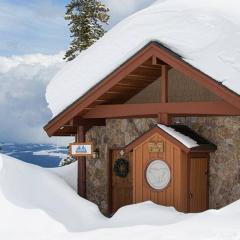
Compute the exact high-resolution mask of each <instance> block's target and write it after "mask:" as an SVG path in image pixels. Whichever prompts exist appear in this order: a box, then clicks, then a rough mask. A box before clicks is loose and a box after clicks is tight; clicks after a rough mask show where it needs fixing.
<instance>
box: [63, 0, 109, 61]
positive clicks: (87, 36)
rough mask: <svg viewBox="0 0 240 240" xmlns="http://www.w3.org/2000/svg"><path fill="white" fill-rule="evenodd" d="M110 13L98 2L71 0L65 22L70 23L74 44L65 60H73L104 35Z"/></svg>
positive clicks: (71, 45) (72, 43)
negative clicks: (104, 25) (104, 26)
mask: <svg viewBox="0 0 240 240" xmlns="http://www.w3.org/2000/svg"><path fill="white" fill-rule="evenodd" d="M108 12H109V9H108V8H106V7H105V5H104V4H102V3H101V2H100V1H98V0H71V2H70V3H69V4H68V5H67V6H66V13H65V20H67V21H69V23H68V25H69V30H70V33H71V38H72V42H71V43H70V48H69V49H68V50H67V51H66V53H65V56H64V59H65V60H67V61H71V60H73V59H74V58H75V57H76V56H77V55H78V54H79V53H80V52H81V51H83V50H85V49H87V48H88V47H89V46H91V45H92V44H93V43H94V42H96V41H97V40H98V39H99V38H101V37H102V36H103V35H104V33H105V30H104V28H103V24H107V23H108V20H109V15H108Z"/></svg>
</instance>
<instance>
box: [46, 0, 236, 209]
mask: <svg viewBox="0 0 240 240" xmlns="http://www.w3.org/2000/svg"><path fill="white" fill-rule="evenodd" d="M230 2H231V4H230V3H229V1H228V2H227V3H226V1H223V0H218V1H215V0H202V1H198V2H195V1H190V0H181V1H178V0H171V1H170V0H165V1H162V0H158V1H156V2H155V3H154V4H153V5H151V6H150V7H148V8H146V9H144V10H142V11H140V12H138V13H136V14H134V15H132V16H130V17H128V18H127V19H125V20H123V21H122V22H120V23H119V24H118V25H117V26H115V27H114V28H113V29H111V30H110V31H109V32H108V33H106V34H105V36H104V37H103V38H102V39H100V40H99V41H98V42H96V43H95V44H94V45H93V46H91V47H90V48H89V49H87V50H86V51H84V52H82V53H81V54H80V55H79V56H78V57H77V58H76V59H75V60H73V61H72V62H69V63H67V64H66V65H65V66H64V68H63V69H62V70H61V71H60V72H59V73H58V74H57V75H56V76H55V78H54V79H53V80H52V81H51V82H50V84H49V85H48V88H47V93H46V97H47V101H48V103H49V107H50V109H51V110H52V112H53V119H52V120H50V121H49V123H48V124H47V125H46V126H45V127H44V129H45V130H46V132H47V133H48V135H49V136H76V141H80V142H81V141H85V140H86V141H91V142H93V146H94V148H95V149H98V150H99V157H98V158H97V159H96V158H95V159H93V158H91V157H87V159H85V158H83V157H82V158H80V159H79V164H78V165H79V193H80V195H82V196H86V197H87V198H88V199H89V200H91V201H93V202H95V203H97V204H98V205H99V206H100V208H101V209H102V210H103V211H104V212H107V209H108V207H109V206H108V205H109V201H110V200H109V199H111V197H112V196H109V192H110V191H109V186H110V185H111V183H110V181H109V179H110V174H109V166H110V165H109V156H110V155H111V154H110V152H111V151H112V150H114V149H115V150H116V152H115V153H116V154H117V155H114V159H115V158H116V159H119V156H118V155H119V154H120V151H118V152H117V150H119V149H120V150H122V149H123V150H125V154H126V153H127V152H128V151H126V149H128V147H127V146H128V144H130V143H131V142H134V140H136V139H137V138H138V137H139V136H142V135H144V134H147V131H148V130H149V129H152V128H153V127H154V126H156V124H159V123H160V124H161V125H158V128H160V129H161V131H165V133H166V134H167V135H168V136H171V137H172V138H174V139H175V141H177V142H178V143H181V145H182V146H185V148H187V149H190V150H191V149H196V148H198V147H199V146H200V148H198V149H199V151H198V152H204V153H206V154H209V152H211V153H210V160H209V167H208V171H206V174H208V177H209V178H208V181H209V192H208V193H209V198H208V201H209V207H210V208H219V207H222V206H225V205H226V204H228V203H230V202H233V201H234V200H236V199H238V198H239V197H240V177H239V176H240V174H239V171H240V147H239V146H240V96H239V94H240V77H239V76H240V46H239V42H240V34H239V32H240V15H239V7H240V6H239V2H238V1H237V0H231V1H230ZM168 125H171V127H167V126H168ZM182 125H185V126H188V127H189V128H191V129H192V130H194V131H195V132H194V133H193V132H191V131H190V130H189V131H187V132H186V131H182V130H181V129H182V128H184V129H186V127H182V128H181V127H180V126H182ZM159 126H160V127H159ZM177 126H178V127H177ZM189 128H188V129H189ZM174 129H177V130H174ZM150 131H151V130H150ZM189 132H191V133H189ZM199 135H201V136H202V137H203V138H202V137H200V136H199ZM203 139H204V140H203ZM206 139H207V140H206ZM136 141H137V140H136ZM208 141H210V142H211V143H210V142H208ZM203 142H205V143H206V142H208V143H207V144H202V143H203ZM212 143H213V144H212ZM165 144H166V143H165V142H164V143H163V144H162V143H161V142H159V144H155V145H151V146H150V148H149V149H152V150H149V151H153V152H154V151H156V152H157V153H158V152H160V153H162V152H164V151H165V147H163V146H165ZM130 145H131V144H130ZM198 145H199V146H198ZM203 145H205V147H204V146H203ZM206 145H208V147H206ZM214 145H215V146H216V147H217V150H216V151H215V152H213V150H215V147H214ZM201 146H203V148H201ZM190 150H189V151H190ZM181 151H182V150H181ZM190 152H191V151H190ZM142 154H143V152H142ZM173 154H174V153H173ZM120 157H122V158H124V157H125V158H127V157H126V156H124V153H123V152H121V154H120ZM156 157H158V155H156ZM152 160H156V159H152ZM162 160H164V158H163V157H162ZM122 162H124V161H122ZM122 164H123V163H122ZM159 164H160V163H159ZM123 166H124V164H123ZM162 167H164V166H163V165H161V164H160V165H158V166H157V167H156V168H162ZM110 169H112V167H111V168H110ZM199 169H200V167H199ZM165 170H166V169H165ZM128 171H129V172H130V171H131V168H129V169H128ZM139 171H142V174H145V171H147V169H139ZM165 173H166V176H167V173H168V171H167V170H166V172H165ZM150 180H151V179H150ZM150 180H149V181H150ZM144 181H145V180H144ZM146 181H147V180H146ZM126 182H127V181H126ZM167 186H168V185H166V186H165V187H167ZM160 190H161V189H160ZM186 191H188V190H186ZM150 195H151V194H150ZM188 195H189V198H192V197H193V196H192V193H191V192H188ZM148 198H149V197H146V199H145V200H147V199H148Z"/></svg>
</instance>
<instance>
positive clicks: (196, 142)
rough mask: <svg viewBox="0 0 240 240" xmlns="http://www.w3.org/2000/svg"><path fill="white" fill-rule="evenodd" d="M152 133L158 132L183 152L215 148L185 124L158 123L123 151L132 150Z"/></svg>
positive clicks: (212, 150)
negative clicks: (166, 124)
mask: <svg viewBox="0 0 240 240" xmlns="http://www.w3.org/2000/svg"><path fill="white" fill-rule="evenodd" d="M154 133H159V134H160V135H161V136H163V137H165V138H167V139H168V140H169V141H171V142H172V143H174V144H175V145H177V146H179V147H180V148H181V149H182V150H183V151H185V152H214V151H215V150H216V149H217V147H216V145H215V144H213V143H211V142H209V141H208V140H206V139H205V138H203V137H202V136H200V135H199V134H197V133H196V132H195V131H193V130H192V129H191V128H189V127H187V126H185V125H171V126H165V125H162V124H158V125H156V126H155V127H153V128H151V129H150V130H149V131H147V132H145V133H143V134H142V135H141V136H140V137H139V138H137V139H135V140H134V141H132V142H131V143H129V144H128V145H127V146H126V147H125V151H126V152H130V151H132V150H133V148H135V147H137V146H138V145H139V144H141V143H142V142H144V141H145V140H147V139H149V137H151V136H152V135H153V134H154Z"/></svg>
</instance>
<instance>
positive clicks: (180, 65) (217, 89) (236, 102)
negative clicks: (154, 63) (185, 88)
mask: <svg viewBox="0 0 240 240" xmlns="http://www.w3.org/2000/svg"><path fill="white" fill-rule="evenodd" d="M153 49H154V50H155V55H156V56H157V58H159V59H161V60H162V61H164V62H166V64H168V65H169V66H171V67H173V68H174V69H176V70H178V71H179V72H181V73H183V74H184V75H186V76H188V77H190V78H191V79H192V80H194V81H196V82H197V83H199V84H200V85H201V86H203V87H205V88H207V89H208V90H210V91H211V92H213V93H214V94H216V95H217V96H219V97H220V98H222V99H224V100H225V101H226V102H228V103H230V104H232V105H233V106H235V107H236V108H240V96H239V95H237V94H236V93H233V92H232V91H231V90H229V89H227V88H226V87H225V86H223V85H222V84H220V83H218V82H217V81H216V80H214V79H212V78H211V77H210V76H207V75H206V74H204V73H203V72H201V71H199V70H198V69H196V68H194V67H193V66H192V65H190V64H188V63H187V62H185V61H183V60H182V59H180V58H177V57H176V56H174V54H173V52H171V51H169V50H166V49H164V48H162V47H159V45H158V44H157V43H155V44H153Z"/></svg>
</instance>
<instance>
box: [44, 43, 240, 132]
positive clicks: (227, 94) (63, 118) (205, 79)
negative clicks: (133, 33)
mask: <svg viewBox="0 0 240 240" xmlns="http://www.w3.org/2000/svg"><path fill="white" fill-rule="evenodd" d="M152 56H156V57H157V58H159V59H161V60H162V61H164V62H165V63H166V64H168V65H170V66H171V67H173V68H175V69H176V70H177V71H180V72H181V73H184V74H185V75H186V76H188V77H190V78H192V79H193V80H195V81H196V82H198V83H199V84H200V85H202V86H204V87H206V88H207V89H208V90H210V91H211V92H214V93H215V94H216V95H217V96H219V97H220V98H222V99H224V100H225V101H226V102H228V103H230V104H231V105H233V106H235V107H236V108H237V109H240V97H239V95H237V94H236V93H233V92H232V91H230V90H229V89H227V88H226V87H224V86H223V85H221V84H219V83H218V82H217V81H215V80H214V79H212V78H211V77H209V76H207V75H206V74H204V73H203V72H201V71H199V70H198V69H196V68H194V67H193V66H191V65H189V64H188V63H187V62H184V60H182V59H181V58H180V57H179V56H177V55H176V54H174V53H173V52H172V51H170V50H168V49H167V48H165V47H163V46H161V45H159V44H158V43H153V42H152V43H150V44H148V45H147V46H145V47H144V48H143V49H142V50H141V51H139V52H138V53H137V54H135V55H134V56H133V57H132V58H130V59H128V60H127V61H126V62H125V63H124V64H122V65H121V66H120V67H119V68H118V69H116V70H115V71H113V72H112V73H111V74H110V75H109V76H107V77H106V78H105V79H103V80H102V81H100V82H99V83H98V84H97V85H96V86H95V87H94V88H92V89H90V90H89V91H88V92H87V93H86V94H85V95H84V96H82V97H81V98H79V99H78V100H77V101H75V102H74V103H73V104H72V105H70V106H69V107H68V108H66V109H65V110H64V111H62V112H61V113H60V114H59V115H57V116H56V117H55V118H53V119H52V120H51V121H50V122H49V123H48V124H47V125H46V126H45V127H44V129H45V131H46V132H47V134H48V135H49V136H53V135H54V133H55V132H56V131H58V129H59V128H60V127H61V126H62V125H64V124H66V123H67V122H68V121H70V120H71V119H72V118H73V117H75V116H77V115H78V114H81V113H83V109H84V108H86V107H88V106H89V105H91V104H92V103H93V102H95V101H96V100H97V99H99V98H101V96H102V95H103V94H104V93H105V92H107V91H109V90H110V89H111V88H112V87H113V86H115V85H116V84H117V83H119V82H120V81H122V80H123V79H124V78H126V77H127V76H128V75H129V74H131V73H132V72H133V71H134V70H136V69H137V67H138V66H140V65H142V64H144V63H145V62H146V61H148V60H150V61H151V59H152ZM235 110H236V109H235ZM91 111H93V110H91ZM207 114H208V113H207V112H206V114H205V115H207ZM218 115H219V114H218Z"/></svg>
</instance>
